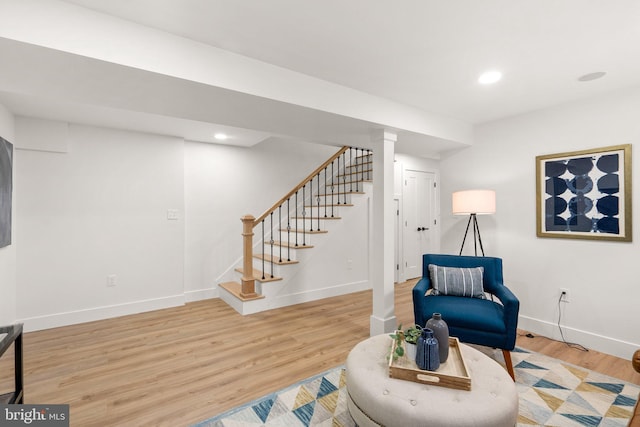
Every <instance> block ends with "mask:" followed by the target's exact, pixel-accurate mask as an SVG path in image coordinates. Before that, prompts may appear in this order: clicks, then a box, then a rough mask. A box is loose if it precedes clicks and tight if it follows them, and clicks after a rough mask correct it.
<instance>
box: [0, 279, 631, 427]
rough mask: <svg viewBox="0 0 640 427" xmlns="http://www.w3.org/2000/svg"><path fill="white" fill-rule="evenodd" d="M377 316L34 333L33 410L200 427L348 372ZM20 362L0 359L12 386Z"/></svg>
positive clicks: (361, 300) (1, 377) (110, 324)
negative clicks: (316, 378) (327, 375)
mask: <svg viewBox="0 0 640 427" xmlns="http://www.w3.org/2000/svg"><path fill="white" fill-rule="evenodd" d="M412 286H413V282H412V281H410V282H405V283H402V284H398V285H397V286H396V316H397V317H398V322H399V323H404V324H405V325H406V324H409V323H413V311H412V303H411V288H412ZM371 310H372V304H371V291H364V292H358V293H354V294H351V295H346V296H341V297H335V298H330V299H325V300H322V301H316V302H311V303H305V304H300V305H297V306H292V307H287V308H282V309H278V310H272V311H268V312H263V313H258V314H254V315H249V316H241V315H239V314H237V313H236V312H235V311H234V310H233V309H231V308H230V307H228V306H227V305H226V304H225V303H224V302H222V301H221V300H219V299H212V300H206V301H200V302H195V303H190V304H187V305H185V306H182V307H177V308H171V309H166V310H159V311H154V312H149V313H142V314H136V315H132V316H124V317H120V318H115V319H109V320H103V321H98V322H91V323H85V324H80V325H73V326H67V327H62V328H57V329H50V330H45V331H38V332H30V333H27V334H26V335H25V339H24V341H25V402H26V403H47V404H54V403H68V404H70V405H71V425H72V426H142V425H150V426H158V425H166V426H185V425H190V424H192V423H195V422H198V421H202V420H204V419H206V418H209V417H211V416H214V415H216V414H218V413H220V412H223V411H225V410H227V409H230V408H233V407H234V406H237V405H240V404H243V403H246V402H247V401H250V400H252V399H255V398H258V397H260V396H263V395H265V394H268V393H270V392H273V391H275V390H278V389H280V388H283V387H286V386H288V385H290V384H292V383H295V382H297V381H300V380H302V379H304V378H307V377H309V376H311V375H314V374H317V373H321V372H323V371H325V370H327V369H330V368H332V367H335V366H338V365H341V364H344V362H345V360H346V357H347V354H348V353H349V351H350V350H351V348H352V347H353V346H354V345H355V344H356V343H358V342H359V341H361V340H363V339H365V338H367V337H368V334H369V316H370V314H371ZM525 333H526V332H525V331H520V336H519V337H518V345H519V346H521V347H524V348H527V349H530V350H534V351H538V352H541V353H544V354H548V355H550V356H552V357H556V358H559V359H563V360H566V361H567V362H570V363H573V364H576V365H582V366H585V367H587V368H589V369H593V370H596V371H599V372H602V373H605V374H607V375H612V376H614V377H617V378H621V379H624V380H626V381H629V382H634V383H636V384H640V374H637V373H636V372H635V371H634V370H633V369H632V367H631V362H630V361H629V360H623V359H618V358H615V357H612V356H608V355H605V354H602V353H597V352H594V351H590V352H588V353H584V352H581V351H578V350H574V349H571V348H568V347H567V346H565V345H564V344H562V343H558V342H556V341H552V340H548V339H546V338H543V337H536V338H526V337H525V336H524V334H525ZM10 363H12V360H11V357H3V358H2V360H1V361H0V387H1V388H4V389H6V388H10V387H9V385H10V383H11V380H12V377H11V375H12V373H11V372H12V369H11V367H10ZM2 391H3V390H2V389H0V392H2Z"/></svg>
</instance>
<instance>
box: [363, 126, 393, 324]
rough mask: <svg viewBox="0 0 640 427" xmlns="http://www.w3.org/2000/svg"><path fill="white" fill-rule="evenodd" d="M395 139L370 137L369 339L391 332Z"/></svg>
mask: <svg viewBox="0 0 640 427" xmlns="http://www.w3.org/2000/svg"><path fill="white" fill-rule="evenodd" d="M396 140H397V136H396V134H395V133H392V132H388V131H379V132H376V133H375V134H373V135H372V145H373V203H372V207H373V215H372V217H373V221H372V227H371V231H370V233H371V240H370V241H371V242H372V245H370V247H369V248H370V249H369V252H370V254H369V257H370V263H369V277H370V278H371V281H372V285H373V313H372V314H371V319H370V333H371V336H374V335H379V334H383V333H387V332H391V331H393V330H395V328H396V326H397V324H396V316H395V307H394V304H395V300H394V283H393V279H394V274H393V273H394V204H393V161H394V153H395V142H396Z"/></svg>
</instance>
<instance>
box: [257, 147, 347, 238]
mask: <svg viewBox="0 0 640 427" xmlns="http://www.w3.org/2000/svg"><path fill="white" fill-rule="evenodd" d="M348 149H349V147H346V146H345V147H342V148H341V149H340V150H338V152H337V153H336V154H334V155H333V156H331V157H330V158H329V160H327V161H326V162H324V163H323V164H321V165H320V166H319V167H317V168H316V170H314V171H313V172H311V173H310V174H309V176H307V177H306V178H305V179H303V180H302V181H300V184H298V185H296V186H295V187H293V190H291V191H289V192H288V193H287V194H286V195H285V196H284V197H283V198H281V199H280V200H278V201H277V202H276V203H275V204H274V205H273V206H271V207H270V208H269V209H267V210H266V211H265V212H264V213H263V214H262V215H260V216H259V217H258V218H256V220H255V221H253V227H254V228H255V227H256V226H257V225H258V224H260V222H262V220H264V219H265V218H266V217H267V216H269V214H270V213H271V212H274V211H275V210H276V209H278V206H280V205H282V204H283V203H284V202H285V201H286V200H287V199H288V198H290V197H291V196H293V195H294V194H296V192H297V191H298V190H300V189H301V188H302V187H304V186H305V185H306V184H307V183H308V182H309V181H311V180H312V179H313V178H314V177H315V176H316V175H318V173H320V171H322V170H323V169H324V168H326V167H327V166H329V165H330V164H331V163H332V162H333V161H334V160H335V159H337V158H338V157H340V155H341V154H342V153H344V152H345V151H347V150H348Z"/></svg>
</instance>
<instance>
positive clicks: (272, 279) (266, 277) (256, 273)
mask: <svg viewBox="0 0 640 427" xmlns="http://www.w3.org/2000/svg"><path fill="white" fill-rule="evenodd" d="M236 271H237V272H238V273H240V274H244V270H242V268H236ZM252 274H253V278H254V279H255V280H258V281H260V282H275V281H278V280H282V277H277V276H274V277H271V275H270V274H267V273H264V279H263V278H262V275H263V273H262V271H260V270H258V269H257V268H254V269H253V272H252Z"/></svg>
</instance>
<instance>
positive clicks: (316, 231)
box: [280, 228, 329, 234]
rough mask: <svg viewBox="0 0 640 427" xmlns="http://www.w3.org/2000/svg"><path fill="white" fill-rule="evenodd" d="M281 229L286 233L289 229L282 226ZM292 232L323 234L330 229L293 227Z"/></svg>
mask: <svg viewBox="0 0 640 427" xmlns="http://www.w3.org/2000/svg"><path fill="white" fill-rule="evenodd" d="M280 231H284V232H285V233H286V231H287V229H286V228H281V229H280ZM289 231H290V232H291V234H294V233H298V234H323V233H328V232H329V231H327V230H307V229H302V230H300V229H297V228H292V229H291V230H289Z"/></svg>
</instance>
